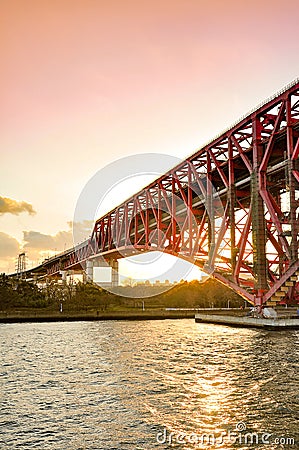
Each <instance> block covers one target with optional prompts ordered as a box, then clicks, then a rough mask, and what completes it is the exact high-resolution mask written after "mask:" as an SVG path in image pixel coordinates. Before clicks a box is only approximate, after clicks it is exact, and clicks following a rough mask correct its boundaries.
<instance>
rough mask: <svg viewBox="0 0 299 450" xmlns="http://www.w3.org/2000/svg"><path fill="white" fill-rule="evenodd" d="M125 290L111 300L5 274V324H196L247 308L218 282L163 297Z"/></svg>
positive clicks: (1, 288) (1, 315) (93, 289)
mask: <svg viewBox="0 0 299 450" xmlns="http://www.w3.org/2000/svg"><path fill="white" fill-rule="evenodd" d="M145 288H146V289H147V290H146V292H145V291H144V289H145ZM121 289H122V293H123V294H125V295H126V294H127V296H119V295H116V294H112V293H110V292H108V291H106V290H104V289H102V288H100V287H98V286H96V285H94V284H92V283H87V284H83V283H77V284H75V285H62V284H59V283H57V282H50V283H48V284H47V285H46V286H45V287H43V288H41V287H38V286H37V285H36V284H34V283H32V282H28V281H24V280H12V279H10V278H8V277H7V276H5V275H4V274H2V275H0V321H1V322H13V321H19V322H20V321H30V320H32V321H38V320H40V321H46V320H49V321H51V320H52V321H56V320H108V319H109V320H113V319H115V320H120V319H122V320H142V319H164V318H173V319H175V318H194V314H195V309H196V310H199V309H206V308H214V309H219V308H220V309H221V308H227V307H228V306H229V307H230V308H236V309H239V308H240V307H241V306H243V305H244V299H243V298H242V297H240V296H239V295H238V294H236V293H234V292H233V291H231V290H230V289H228V288H227V287H225V286H223V285H221V284H220V283H218V282H217V281H215V280H213V279H208V280H206V281H205V282H204V283H200V282H199V281H191V282H184V281H182V282H181V283H178V284H177V285H174V286H173V287H172V288H171V289H169V290H167V291H166V292H163V293H158V294H156V291H155V287H148V286H146V287H140V286H125V287H122V288H121ZM153 294H154V295H153ZM145 295H147V296H145ZM148 295H151V296H148Z"/></svg>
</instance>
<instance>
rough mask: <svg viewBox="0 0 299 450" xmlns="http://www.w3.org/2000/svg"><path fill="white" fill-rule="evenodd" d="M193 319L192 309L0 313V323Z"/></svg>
mask: <svg viewBox="0 0 299 450" xmlns="http://www.w3.org/2000/svg"><path fill="white" fill-rule="evenodd" d="M164 319H194V311H163V310H159V311H149V312H146V311H144V312H140V311H139V312H127V311H124V312H106V313H102V312H94V313H69V314H68V313H61V314H58V313H57V314H56V313H48V314H45V313H38V312H37V313H31V314H25V313H22V314H13V313H6V314H0V323H25V322H75V321H97V320H164Z"/></svg>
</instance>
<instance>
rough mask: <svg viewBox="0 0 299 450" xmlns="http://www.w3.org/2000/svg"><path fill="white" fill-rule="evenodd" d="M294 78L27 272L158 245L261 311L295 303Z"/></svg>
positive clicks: (297, 125)
mask: <svg viewBox="0 0 299 450" xmlns="http://www.w3.org/2000/svg"><path fill="white" fill-rule="evenodd" d="M298 157H299V80H297V81H295V82H293V83H292V84H290V85H289V86H287V87H286V88H285V89H283V90H282V91H281V92H279V93H277V94H276V95H275V96H273V97H272V98H270V99H268V100H267V101H266V102H265V103H263V104H262V105H260V106H259V107H258V108H257V109H255V110H254V111H252V112H250V113H249V114H248V115H246V116H244V117H243V118H242V119H241V120H240V121H239V122H238V123H236V124H234V125H233V126H232V127H231V128H230V129H228V130H227V131H225V132H224V133H222V134H221V135H219V136H218V137H216V139H214V140H213V141H212V142H210V143H208V144H207V145H205V146H204V147H203V148H201V149H200V150H198V151H196V153H194V154H193V155H192V156H190V157H188V158H187V159H186V160H185V161H183V162H181V163H180V164H179V165H177V166H176V167H174V168H173V169H171V170H169V171H168V172H167V173H165V174H164V175H163V176H161V177H160V178H158V179H157V180H155V181H154V182H152V183H151V184H149V185H148V186H146V187H145V188H144V189H142V190H141V191H139V192H137V193H136V194H135V195H133V196H132V197H131V198H129V199H128V200H126V201H125V202H124V203H122V204H120V205H119V206H117V207H116V208H114V209H113V210H112V211H110V212H109V213H107V214H106V215H105V216H103V217H101V218H99V219H98V220H97V221H96V222H95V224H94V227H93V231H92V234H91V236H90V238H89V239H88V240H87V241H85V242H83V243H81V244H80V245H77V246H76V247H74V248H72V249H69V250H67V251H65V252H63V253H62V254H60V255H58V256H55V257H53V258H50V259H48V260H46V261H44V263H43V264H42V266H39V267H38V268H35V269H33V270H31V272H34V271H36V272H39V271H44V272H46V273H47V275H48V276H54V275H57V274H59V272H60V271H61V270H69V269H76V268H79V267H84V268H86V266H87V265H88V261H92V260H95V259H96V258H97V257H98V256H101V257H102V258H104V259H105V261H107V263H108V264H109V265H111V266H113V262H115V261H116V260H117V259H119V258H121V257H127V256H131V255H136V253H138V252H148V251H161V252H167V253H170V254H172V255H175V256H177V257H179V258H183V259H185V260H187V261H190V262H192V263H194V264H195V265H197V266H198V267H200V268H201V269H202V270H203V271H204V272H206V273H209V274H210V275H211V276H213V277H214V278H216V279H217V280H219V281H220V282H222V283H223V284H225V285H227V286H229V287H230V288H232V289H233V290H235V291H236V292H238V293H239V294H241V295H242V296H243V297H244V298H245V299H247V301H249V302H250V303H252V304H255V305H257V306H259V307H261V306H262V305H263V304H268V305H269V304H270V305H274V304H277V303H280V302H286V303H295V302H297V301H298V300H299V283H298V275H299V261H298V232H299V227H298V220H299V217H298V216H299V158H298Z"/></svg>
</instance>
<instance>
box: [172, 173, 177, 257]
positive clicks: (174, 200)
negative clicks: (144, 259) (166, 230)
mask: <svg viewBox="0 0 299 450" xmlns="http://www.w3.org/2000/svg"><path fill="white" fill-rule="evenodd" d="M171 194H172V195H171V197H172V198H171V235H172V248H173V249H174V248H175V245H176V195H175V178H174V174H172V180H171Z"/></svg>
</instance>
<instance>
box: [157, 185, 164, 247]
mask: <svg viewBox="0 0 299 450" xmlns="http://www.w3.org/2000/svg"><path fill="white" fill-rule="evenodd" d="M161 195H162V193H161V186H160V184H158V211H157V214H158V223H157V225H158V247H159V248H160V247H161V245H162V239H163V236H162V204H161V202H162V199H161Z"/></svg>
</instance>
